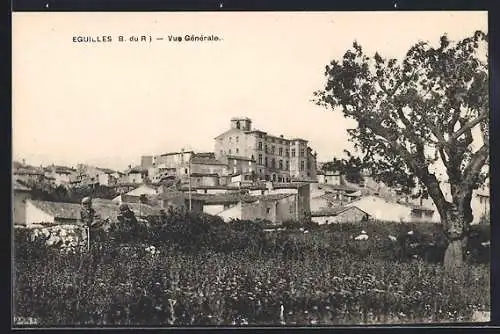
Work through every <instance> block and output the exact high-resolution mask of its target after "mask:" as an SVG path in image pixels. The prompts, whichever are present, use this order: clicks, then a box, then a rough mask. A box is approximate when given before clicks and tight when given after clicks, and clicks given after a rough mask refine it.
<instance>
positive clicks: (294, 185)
mask: <svg viewBox="0 0 500 334" xmlns="http://www.w3.org/2000/svg"><path fill="white" fill-rule="evenodd" d="M307 185H309V182H289V183H274V184H273V188H274V189H297V187H298V188H300V187H303V186H307Z"/></svg>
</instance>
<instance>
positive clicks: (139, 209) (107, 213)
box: [31, 198, 161, 220]
mask: <svg viewBox="0 0 500 334" xmlns="http://www.w3.org/2000/svg"><path fill="white" fill-rule="evenodd" d="M31 202H32V203H33V205H35V206H36V207H37V208H39V209H41V210H43V211H44V212H46V213H48V214H50V215H52V216H54V217H55V218H59V219H74V220H78V219H79V218H80V208H81V206H80V204H78V203H65V202H49V201H31ZM127 205H128V206H129V208H130V209H131V210H132V211H134V213H135V214H136V216H149V215H158V214H159V213H160V210H161V209H160V208H156V207H152V206H149V205H146V204H138V203H127ZM92 206H93V208H94V210H95V211H96V214H97V215H99V216H100V217H101V218H110V219H111V220H116V217H117V215H118V212H119V204H118V203H116V202H113V201H111V200H105V199H99V198H95V199H93V201H92Z"/></svg>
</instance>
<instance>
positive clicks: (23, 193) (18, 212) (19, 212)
mask: <svg viewBox="0 0 500 334" xmlns="http://www.w3.org/2000/svg"><path fill="white" fill-rule="evenodd" d="M12 188H13V189H12V190H13V198H12V203H13V205H12V222H13V224H14V225H26V201H27V200H29V199H31V189H30V188H28V187H26V186H24V185H22V184H21V183H20V182H19V180H17V179H14V180H13V185H12Z"/></svg>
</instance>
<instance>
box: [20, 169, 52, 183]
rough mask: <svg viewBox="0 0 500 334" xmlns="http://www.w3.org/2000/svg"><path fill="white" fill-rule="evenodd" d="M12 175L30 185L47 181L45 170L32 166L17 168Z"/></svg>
mask: <svg viewBox="0 0 500 334" xmlns="http://www.w3.org/2000/svg"><path fill="white" fill-rule="evenodd" d="M12 174H13V175H14V176H16V177H17V178H18V179H20V180H22V181H25V182H28V183H37V182H44V181H45V180H46V176H45V173H44V171H43V169H42V168H35V167H32V166H17V168H14V169H13V171H12Z"/></svg>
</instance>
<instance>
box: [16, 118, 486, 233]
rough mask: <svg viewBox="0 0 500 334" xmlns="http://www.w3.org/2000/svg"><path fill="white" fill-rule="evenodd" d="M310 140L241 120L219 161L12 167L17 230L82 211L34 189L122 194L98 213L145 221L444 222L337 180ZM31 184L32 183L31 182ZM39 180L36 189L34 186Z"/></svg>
mask: <svg viewBox="0 0 500 334" xmlns="http://www.w3.org/2000/svg"><path fill="white" fill-rule="evenodd" d="M307 143H308V142H307V141H306V140H304V139H300V138H295V139H286V138H284V136H282V135H279V136H274V135H270V134H268V133H267V132H264V131H261V130H256V129H253V128H252V124H251V120H250V119H248V118H234V119H232V120H231V127H230V128H229V130H227V131H225V132H224V133H222V134H220V135H218V136H217V137H215V146H214V152H205V153H195V152H193V151H185V150H180V151H179V152H171V153H164V154H160V155H146V156H142V157H141V164H140V165H139V166H135V167H132V166H131V165H130V166H129V167H128V168H127V169H126V170H125V171H116V170H111V169H107V168H100V167H96V166H89V165H83V164H79V165H77V166H76V167H66V166H55V165H51V166H46V167H43V166H40V167H33V166H28V165H26V164H25V163H24V162H23V163H19V162H15V163H14V166H13V191H14V199H13V204H14V205H13V211H14V213H13V220H14V224H20V225H29V224H33V223H40V222H53V223H68V222H77V220H78V212H79V205H78V204H74V203H56V202H41V201H35V200H33V199H31V189H29V188H28V187H27V186H26V184H30V182H31V184H32V183H33V182H35V183H38V182H40V183H42V182H45V183H50V184H53V185H57V186H66V187H76V186H95V185H101V186H106V187H113V188H114V189H115V192H116V193H118V194H120V195H119V196H117V197H116V198H114V199H113V200H104V199H95V200H94V202H95V203H96V204H95V205H96V206H97V208H96V210H97V211H98V213H101V214H102V215H104V216H106V217H108V216H109V217H110V218H111V219H112V218H113V216H116V212H117V208H118V205H119V204H120V203H129V204H130V206H131V207H132V209H133V210H134V211H136V214H137V215H139V216H147V215H156V214H159V212H160V210H161V209H167V208H170V207H176V208H181V209H186V210H191V211H194V212H205V213H208V214H212V215H218V216H220V217H222V218H223V219H224V220H226V221H230V220H232V219H241V220H246V219H261V220H267V221H270V222H272V223H276V224H277V223H281V222H284V221H287V220H301V219H303V218H305V217H310V218H311V219H312V220H313V221H315V222H317V223H320V224H330V223H342V222H358V221H362V220H367V219H368V218H371V219H375V220H381V221H395V222H422V221H425V222H439V220H440V217H439V215H438V213H437V211H436V210H435V208H434V206H433V204H432V201H431V200H430V199H423V198H416V199H414V198H411V197H408V196H403V195H402V194H401V193H399V192H398V191H397V189H391V188H389V187H386V186H384V185H383V184H382V183H380V182H375V181H374V180H373V178H371V177H370V176H369V175H365V176H364V182H363V183H362V184H353V183H349V182H347V181H346V180H345V178H344V177H343V175H341V174H340V173H338V172H333V171H332V172H322V171H319V170H317V167H318V165H319V163H317V162H316V154H315V153H313V152H312V149H311V148H310V147H309V146H308V144H307ZM22 181H24V182H22ZM28 181H30V182H28ZM472 208H473V212H474V222H475V223H477V222H478V221H479V219H480V217H481V216H483V215H489V186H488V185H485V187H483V188H481V189H478V190H477V191H476V192H475V194H474V197H473V200H472Z"/></svg>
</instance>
